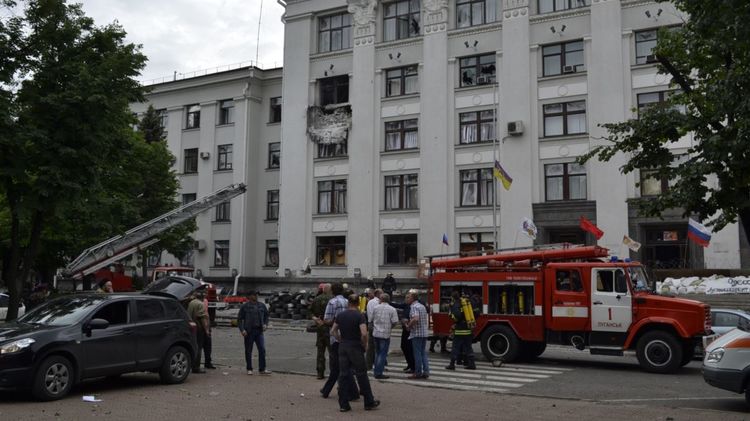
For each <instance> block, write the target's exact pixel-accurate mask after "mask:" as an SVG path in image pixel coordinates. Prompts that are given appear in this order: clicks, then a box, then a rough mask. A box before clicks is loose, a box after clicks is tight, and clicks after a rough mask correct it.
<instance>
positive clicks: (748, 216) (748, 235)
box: [738, 208, 750, 242]
mask: <svg viewBox="0 0 750 421" xmlns="http://www.w3.org/2000/svg"><path fill="white" fill-rule="evenodd" d="M738 215H739V216H740V221H741V222H742V228H743V229H744V230H745V239H746V240H747V241H748V242H750V208H744V209H740V211H739V212H738Z"/></svg>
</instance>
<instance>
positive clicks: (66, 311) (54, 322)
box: [18, 296, 106, 326]
mask: <svg viewBox="0 0 750 421" xmlns="http://www.w3.org/2000/svg"><path fill="white" fill-rule="evenodd" d="M105 299H106V297H105V296H102V297H96V296H81V297H76V296H72V297H61V298H58V299H55V300H52V301H50V302H47V303H44V304H42V305H41V306H39V307H37V308H35V309H34V310H32V311H30V312H29V313H26V314H25V315H24V316H22V317H21V318H19V319H18V322H19V323H29V324H39V325H47V326H69V325H72V324H75V323H78V322H79V321H80V320H81V319H83V318H84V317H85V316H86V314H88V312H89V310H91V309H92V308H94V307H96V306H97V305H99V303H101V302H102V301H104V300H105Z"/></svg>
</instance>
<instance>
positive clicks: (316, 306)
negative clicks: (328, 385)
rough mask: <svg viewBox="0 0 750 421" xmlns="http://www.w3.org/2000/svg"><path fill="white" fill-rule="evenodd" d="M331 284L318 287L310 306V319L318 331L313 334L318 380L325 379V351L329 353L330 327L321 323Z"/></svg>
mask: <svg viewBox="0 0 750 421" xmlns="http://www.w3.org/2000/svg"><path fill="white" fill-rule="evenodd" d="M331 298H333V296H332V295H331V284H320V285H318V295H317V296H316V297H315V299H314V300H313V302H312V304H311V305H310V313H311V314H312V319H313V320H314V321H315V323H317V325H318V329H317V331H316V333H315V336H316V340H315V347H316V348H317V349H318V355H317V363H316V369H317V371H318V379H325V378H326V351H328V353H329V354H330V353H331V340H330V336H329V335H330V326H328V325H327V324H325V323H324V322H323V316H324V315H325V312H326V305H328V301H330V300H331Z"/></svg>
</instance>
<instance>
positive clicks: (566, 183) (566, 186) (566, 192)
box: [544, 162, 589, 202]
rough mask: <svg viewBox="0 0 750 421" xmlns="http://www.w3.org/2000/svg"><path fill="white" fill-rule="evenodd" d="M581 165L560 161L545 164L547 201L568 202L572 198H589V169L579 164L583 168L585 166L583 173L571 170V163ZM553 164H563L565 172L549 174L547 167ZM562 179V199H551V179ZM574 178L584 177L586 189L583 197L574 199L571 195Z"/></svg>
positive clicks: (573, 163) (545, 193) (545, 195)
mask: <svg viewBox="0 0 750 421" xmlns="http://www.w3.org/2000/svg"><path fill="white" fill-rule="evenodd" d="M571 164H572V165H579V164H577V163H575V162H558V163H552V164H544V201H545V202H568V201H572V200H587V199H588V194H589V191H588V190H589V188H588V181H589V180H588V169H587V168H586V167H585V166H583V165H579V166H580V167H581V168H583V172H582V173H571V172H570V170H569V166H570V165H571ZM553 165H562V166H563V173H562V174H561V175H548V174H547V168H548V167H551V166H553ZM558 178H561V179H562V198H561V199H550V197H549V191H550V188H549V187H550V185H549V181H550V179H558ZM574 178H583V181H584V183H583V186H584V188H585V191H584V197H582V198H575V199H572V198H571V197H570V190H571V188H570V187H571V182H572V179H574Z"/></svg>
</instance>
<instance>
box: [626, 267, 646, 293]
mask: <svg viewBox="0 0 750 421" xmlns="http://www.w3.org/2000/svg"><path fill="white" fill-rule="evenodd" d="M628 275H629V276H630V283H631V285H632V286H633V291H650V290H652V288H651V283H650V282H649V279H648V277H647V276H646V271H645V270H643V267H642V266H628Z"/></svg>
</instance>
